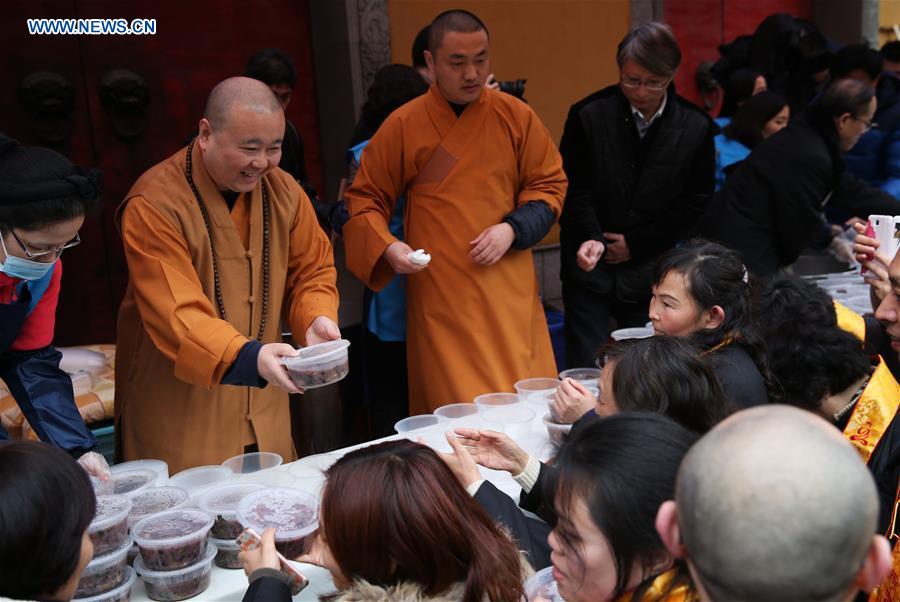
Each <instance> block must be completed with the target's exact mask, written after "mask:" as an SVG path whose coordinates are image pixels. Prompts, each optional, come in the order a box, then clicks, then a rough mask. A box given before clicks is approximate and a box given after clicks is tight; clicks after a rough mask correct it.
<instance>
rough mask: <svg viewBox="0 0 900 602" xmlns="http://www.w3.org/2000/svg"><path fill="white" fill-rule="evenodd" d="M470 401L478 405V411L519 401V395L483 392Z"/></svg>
mask: <svg viewBox="0 0 900 602" xmlns="http://www.w3.org/2000/svg"><path fill="white" fill-rule="evenodd" d="M472 401H473V402H474V403H475V405H476V406H478V411H483V410H487V409H490V408H493V407H496V406H508V405H511V404H514V403H519V396H518V395H516V394H515V393H484V394H483V395H479V396H478V397H476V398H475V399H473V400H472Z"/></svg>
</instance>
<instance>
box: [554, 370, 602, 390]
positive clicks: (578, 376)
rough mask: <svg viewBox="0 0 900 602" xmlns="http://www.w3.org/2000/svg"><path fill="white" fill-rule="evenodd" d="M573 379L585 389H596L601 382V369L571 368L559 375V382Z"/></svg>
mask: <svg viewBox="0 0 900 602" xmlns="http://www.w3.org/2000/svg"><path fill="white" fill-rule="evenodd" d="M567 378H571V379H572V380H574V381H576V382H578V384H580V385H584V386H585V387H588V388H590V387H594V388H596V387H597V386H598V385H597V383H598V382H599V380H600V368H571V369H569V370H563V371H562V372H560V373H559V380H565V379H567Z"/></svg>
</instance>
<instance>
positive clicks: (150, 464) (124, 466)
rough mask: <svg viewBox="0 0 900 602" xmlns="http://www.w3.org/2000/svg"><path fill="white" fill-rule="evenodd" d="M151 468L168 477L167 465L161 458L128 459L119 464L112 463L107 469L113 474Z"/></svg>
mask: <svg viewBox="0 0 900 602" xmlns="http://www.w3.org/2000/svg"><path fill="white" fill-rule="evenodd" d="M138 469H141V470H153V471H155V472H156V473H158V474H159V473H162V474H164V475H165V476H166V478H168V477H169V465H168V464H166V462H164V461H163V460H150V459H144V460H129V461H128V462H122V463H120V464H113V465H112V466H110V467H109V471H110V472H111V473H113V474H117V473H120V472H126V471H129V470H138Z"/></svg>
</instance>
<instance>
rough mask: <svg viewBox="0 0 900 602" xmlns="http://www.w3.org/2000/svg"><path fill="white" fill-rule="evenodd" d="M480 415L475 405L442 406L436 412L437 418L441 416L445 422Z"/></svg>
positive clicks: (454, 404) (456, 404)
mask: <svg viewBox="0 0 900 602" xmlns="http://www.w3.org/2000/svg"><path fill="white" fill-rule="evenodd" d="M477 413H478V406H477V405H475V404H474V403H451V404H447V405H445V406H441V407H439V408H438V409H436V410H435V411H434V415H435V416H440V417H441V418H444V419H445V420H455V419H457V418H462V417H464V416H471V415H472V414H477Z"/></svg>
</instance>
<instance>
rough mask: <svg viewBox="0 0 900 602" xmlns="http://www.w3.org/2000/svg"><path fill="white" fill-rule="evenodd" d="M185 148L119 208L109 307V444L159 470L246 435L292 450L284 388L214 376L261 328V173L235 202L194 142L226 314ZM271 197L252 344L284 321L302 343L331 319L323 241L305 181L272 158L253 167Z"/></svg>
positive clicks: (223, 454) (193, 462)
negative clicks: (121, 246) (264, 168)
mask: <svg viewBox="0 0 900 602" xmlns="http://www.w3.org/2000/svg"><path fill="white" fill-rule="evenodd" d="M186 154H187V152H186V149H182V150H181V151H179V152H178V153H176V154H175V155H173V156H172V157H170V158H168V159H166V160H165V161H163V162H162V163H160V164H158V165H156V166H155V167H153V168H151V169H150V170H149V171H147V172H146V173H145V174H144V175H142V176H141V177H140V179H138V181H137V182H136V183H135V184H134V186H133V187H132V189H131V191H129V193H128V195H127V196H126V198H125V201H124V202H123V203H122V205H121V206H120V208H119V213H118V216H117V217H118V220H119V225H120V228H121V232H122V238H123V241H124V243H125V257H126V259H127V261H128V270H129V283H128V289H127V291H126V293H125V299H124V300H123V302H122V306H121V308H120V310H119V321H118V341H117V343H118V347H117V361H116V401H115V413H116V443H117V445H116V447H117V456H118V458H119V460H134V459H137V458H158V459H162V460H165V461H166V462H168V463H169V471H170V472H172V473H175V472H178V471H180V470H182V469H184V468H189V467H192V466H197V465H201V464H219V463H221V462H222V461H223V460H226V459H228V458H229V457H231V456H233V455H237V454H240V453H243V451H244V447H245V446H246V445H250V444H252V443H257V444H258V446H259V449H260V451H272V452H276V453H278V454H281V455H282V456H283V457H284V459H285V461H290V460H292V459H294V458H296V452H295V450H294V447H293V443H292V439H291V421H290V412H289V406H288V394H287V393H286V392H284V391H282V390H280V389H277V388H275V387H273V386H271V385H269V386H267V387H266V388H263V389H260V388H257V387H250V386H235V385H221V384H220V381H221V380H222V376H223V375H224V374H225V372H226V371H227V370H228V368H229V367H231V365H232V364H233V363H234V361H235V359H236V358H237V355H238V353H239V351H240V350H241V348H242V347H243V345H244V344H245V343H247V342H248V341H249V340H250V339H253V338H255V337H256V335H257V331H258V329H259V324H260V316H261V314H262V300H263V284H262V282H263V279H262V273H263V266H262V263H263V209H262V192H261V187H260V185H257V187H256V188H255V189H254V190H253V191H252V192H250V193H244V194H241V195H240V196H239V197H238V199H237V201H236V202H235V204H234V207H233V209H232V210H231V211H229V209H228V205H227V204H226V203H225V200H224V199H223V198H222V195H221V194H220V193H219V191H218V189H217V187H216V185H215V183H214V182H213V181H212V179H211V178H210V176H209V174H208V172H207V171H206V168H205V167H204V165H203V159H202V156H201V152H200V149H199V147H198V145H196V144H195V145H194V147H193V153H192V158H193V178H194V182H195V184H196V186H197V188H198V190H199V192H200V195H201V196H202V198H203V201H204V203H205V204H206V207H207V210H208V212H209V219H210V223H211V230H212V239H213V246H214V248H215V252H216V257H217V259H218V268H219V276H220V282H221V291H222V296H223V299H224V305H225V312H226V317H227V318H228V321H227V322H226V321H224V320H222V319H220V317H219V315H218V310H217V307H216V302H215V293H214V290H215V289H214V284H213V282H214V281H213V266H212V251H211V249H210V240H209V235H208V234H207V231H206V227H205V226H204V222H203V217H202V215H201V212H200V208H199V206H198V204H197V201H196V200H195V198H194V195H193V193H192V192H191V189H190V188H189V186H188V183H187V180H186V178H185V157H186ZM263 183H264V184H265V186H266V188H267V191H268V197H269V204H270V207H271V221H270V229H269V235H270V245H269V250H270V252H269V298H268V312H267V313H268V317H267V320H266V328H265V332H264V335H263V339H262V343H275V342H281V320H282V318H284V319H285V320H286V322H287V323H288V324H289V325H290V328H291V332H292V333H293V335H294V339H295V340H297V341H299V342H301V343H302V342H303V339H304V336H305V333H306V330H307V328H308V327H309V325H310V324H311V323H312V321H313V320H314V319H315V318H316V317H317V316H320V315H323V316H327V317H329V318H331V319H333V320H336V319H337V305H338V294H337V289H336V287H335V278H336V272H335V269H334V260H333V257H332V249H331V244H330V242H329V241H328V238H327V237H326V236H325V234H324V233H323V232H322V230H321V229H320V227H319V224H318V221H317V220H316V216H315V214H314V212H313V209H312V206H311V205H310V202H309V200H308V198H307V197H306V195H305V194H304V192H303V190H302V189H301V188H300V186H299V185H298V184H297V183H296V182H295V181H294V179H293V178H292V177H291V176H290V175H288V174H287V173H285V172H283V171H281V170H280V169H275V170H273V171H272V172H270V173H268V174H267V175H266V176H265V177H264V178H263Z"/></svg>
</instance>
